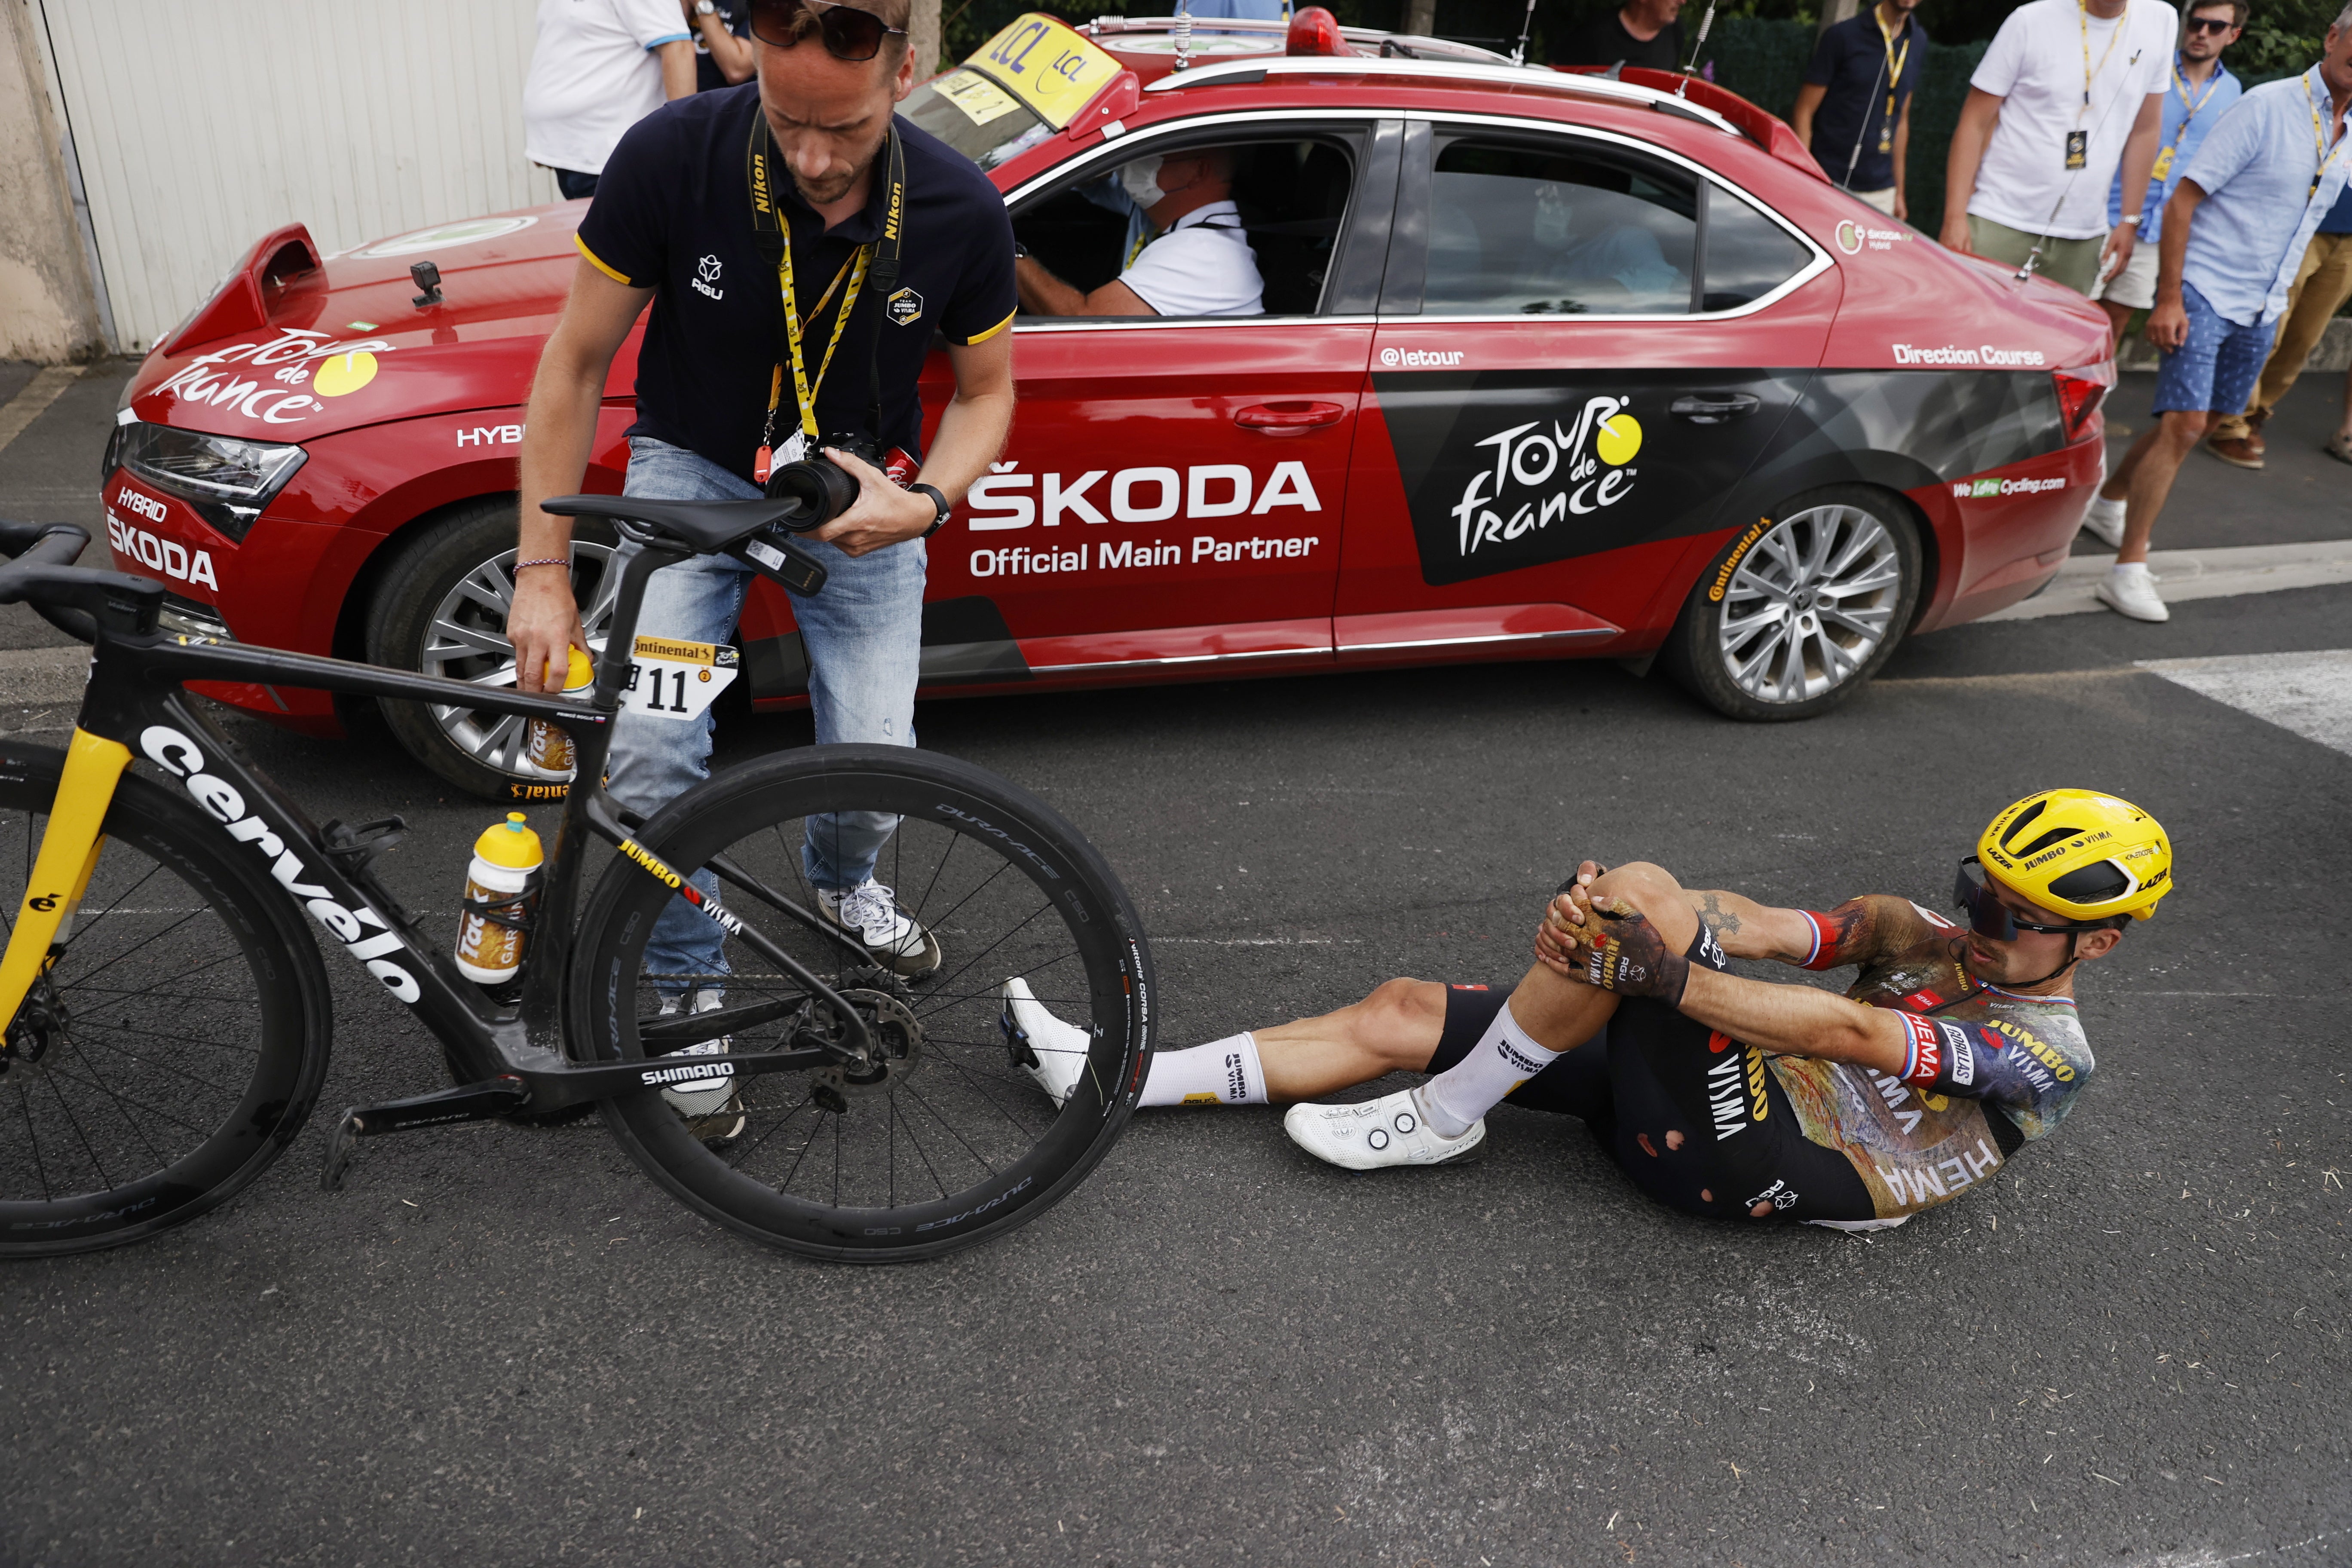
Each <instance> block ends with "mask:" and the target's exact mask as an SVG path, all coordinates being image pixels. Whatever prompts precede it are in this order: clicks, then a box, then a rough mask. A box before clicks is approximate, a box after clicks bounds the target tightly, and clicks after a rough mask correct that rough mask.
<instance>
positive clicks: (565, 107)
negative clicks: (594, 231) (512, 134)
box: [522, 0, 695, 202]
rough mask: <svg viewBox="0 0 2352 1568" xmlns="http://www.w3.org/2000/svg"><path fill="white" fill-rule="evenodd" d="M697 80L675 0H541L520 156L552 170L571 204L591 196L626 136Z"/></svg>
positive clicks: (690, 44)
mask: <svg viewBox="0 0 2352 1568" xmlns="http://www.w3.org/2000/svg"><path fill="white" fill-rule="evenodd" d="M694 86H695V80H694V37H693V35H692V34H690V33H688V31H687V29H686V17H685V14H684V13H683V12H682V11H681V10H680V9H679V7H678V3H677V0H539V38H538V41H537V42H536V43H535V44H533V45H532V47H531V51H530V76H529V77H528V78H526V79H524V82H523V89H522V132H523V142H522V145H523V152H524V153H526V154H527V155H528V156H529V157H530V161H531V162H532V163H541V164H544V165H546V167H547V168H549V169H551V170H552V171H553V172H554V174H555V185H556V188H557V189H558V190H560V191H562V193H563V199H564V200H566V201H572V202H576V201H579V200H581V199H582V198H583V197H586V196H593V195H595V194H596V177H597V176H598V175H599V174H603V173H604V160H605V159H607V158H609V157H611V156H612V155H613V149H614V147H616V146H618V145H619V144H620V141H621V132H624V131H626V130H627V129H628V128H629V127H630V126H632V125H635V123H636V122H637V121H640V120H643V119H644V118H645V117H646V115H648V114H651V113H652V112H653V111H654V110H656V109H659V108H660V107H661V106H662V104H663V103H664V102H665V101H666V100H669V99H673V98H687V97H689V96H691V95H692V94H693V92H694Z"/></svg>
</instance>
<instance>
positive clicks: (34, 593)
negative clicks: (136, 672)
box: [0, 519, 163, 643]
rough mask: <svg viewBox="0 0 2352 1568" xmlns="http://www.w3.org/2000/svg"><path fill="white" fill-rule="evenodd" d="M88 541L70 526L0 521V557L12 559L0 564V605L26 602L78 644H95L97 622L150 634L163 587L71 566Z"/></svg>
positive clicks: (84, 533)
mask: <svg viewBox="0 0 2352 1568" xmlns="http://www.w3.org/2000/svg"><path fill="white" fill-rule="evenodd" d="M88 544H89V532H88V531H85V530H83V529H79V528H76V527H75V526H74V525H73V524H71V523H69V522H15V521H8V520H5V519H0V554H5V555H7V556H9V557H10V558H11V559H10V560H9V562H8V564H6V565H5V566H0V605H15V604H30V605H32V606H33V610H34V613H35V614H37V615H38V616H40V617H41V619H43V620H45V621H47V622H48V623H49V625H51V626H55V627H57V628H58V630H59V631H61V632H63V633H65V634H66V636H68V637H72V638H74V639H75V640H76V641H78V642H86V643H89V642H96V641H97V640H98V634H99V627H100V623H101V622H103V623H104V625H105V626H106V628H107V629H108V630H110V631H120V632H134V633H135V632H151V631H153V630H154V629H155V615H156V612H157V611H158V610H160V609H162V608H163V584H161V583H157V582H154V581H152V580H151V579H149V578H145V577H133V576H131V575H130V574H128V573H123V572H99V571H92V570H90V569H89V568H88V567H83V566H76V565H74V564H73V563H74V562H75V561H76V560H77V559H78V558H79V556H80V555H81V552H82V550H83V548H84V547H85V546H86V545H88Z"/></svg>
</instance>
